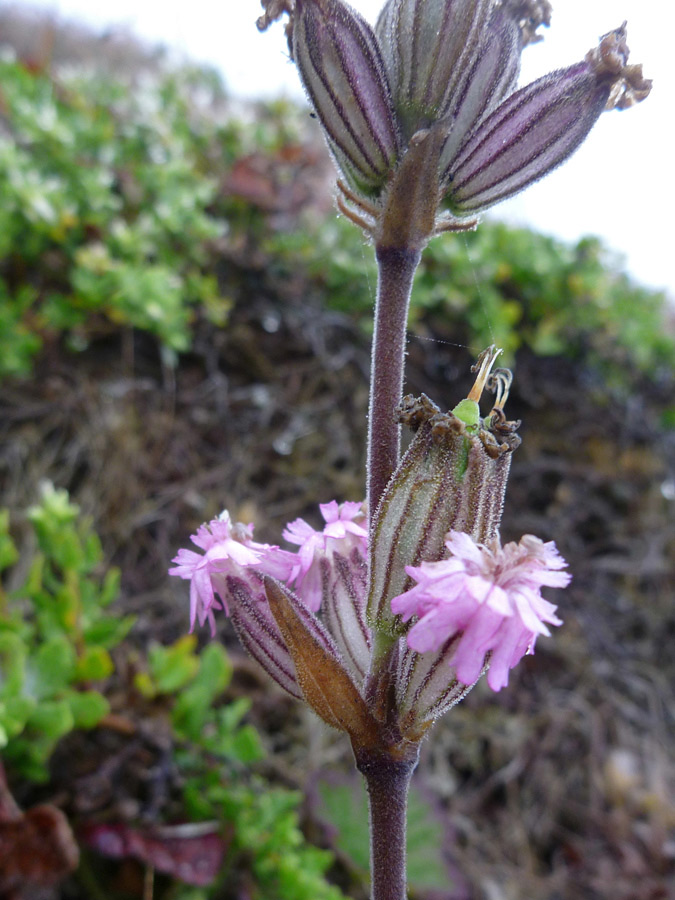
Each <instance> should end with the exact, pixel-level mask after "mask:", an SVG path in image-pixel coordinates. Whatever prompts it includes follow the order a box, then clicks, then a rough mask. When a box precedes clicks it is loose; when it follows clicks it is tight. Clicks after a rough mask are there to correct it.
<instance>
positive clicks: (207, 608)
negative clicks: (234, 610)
mask: <svg viewBox="0 0 675 900" xmlns="http://www.w3.org/2000/svg"><path fill="white" fill-rule="evenodd" d="M190 539H191V541H192V543H193V544H195V545H196V546H197V547H199V548H200V550H203V551H204V553H195V552H194V550H179V551H178V554H177V555H176V557H175V558H174V559H173V562H174V563H176V565H175V566H174V567H173V568H172V569H169V575H177V576H178V577H179V578H185V579H189V581H190V630H192V629H193V628H194V626H195V621H196V620H199V624H200V625H204V623H205V622H206V621H208V622H209V625H210V627H211V633H214V632H215V619H214V615H213V611H214V609H223V610H224V611H225V614H226V615H229V614H230V610H229V607H228V605H227V591H226V588H225V579H226V577H227V576H228V575H234V576H237V577H239V578H242V579H243V580H245V581H250V577H251V575H253V573H258V574H265V575H273V576H274V577H275V578H280V579H282V580H286V579H287V578H288V577H289V575H290V572H291V569H292V566H293V562H294V559H295V556H294V554H292V553H288V552H287V551H285V550H280V549H279V548H278V547H275V546H271V545H270V544H258V543H256V542H255V541H254V540H253V525H243V524H241V523H240V522H237V523H235V524H234V525H233V524H232V522H231V520H230V514H229V513H228V512H227V510H226V511H225V512H223V513H222V514H221V515H220V516H219V517H218V518H217V519H214V520H213V521H212V522H209V523H208V525H201V526H200V527H199V528H198V529H197V533H196V534H194V535H192V537H191V538H190ZM246 570H250V575H249V574H248V573H247V571H246ZM216 594H217V595H218V596H216Z"/></svg>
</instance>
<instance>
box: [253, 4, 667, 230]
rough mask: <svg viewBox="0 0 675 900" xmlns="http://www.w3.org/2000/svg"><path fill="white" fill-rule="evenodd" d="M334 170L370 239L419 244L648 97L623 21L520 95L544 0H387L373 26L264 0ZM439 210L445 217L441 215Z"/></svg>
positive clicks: (464, 221)
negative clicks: (603, 119)
mask: <svg viewBox="0 0 675 900" xmlns="http://www.w3.org/2000/svg"><path fill="white" fill-rule="evenodd" d="M262 2H263V6H264V7H265V15H264V16H262V17H261V19H260V20H259V22H258V27H259V28H261V29H264V28H267V27H268V25H269V24H270V23H271V22H273V21H274V20H275V19H277V18H279V17H280V16H281V15H282V14H283V13H287V14H288V15H289V17H290V22H289V26H288V36H289V46H290V49H291V54H292V57H293V59H294V60H295V62H296V64H297V67H298V71H299V73H300V77H301V79H302V82H303V85H304V87H305V90H306V91H307V94H308V96H309V99H310V101H311V103H312V105H313V107H314V109H315V111H316V115H317V117H318V119H319V121H320V122H321V125H322V126H323V129H324V133H325V135H326V139H327V141H328V145H329V148H330V150H331V152H332V154H333V156H334V158H335V161H336V163H337V166H338V168H339V170H340V172H341V173H342V176H343V178H344V182H338V186H339V187H340V189H341V191H342V197H341V198H340V199H339V201H338V205H339V206H340V209H341V210H342V211H343V212H344V213H345V214H346V215H347V216H349V218H351V219H352V220H353V221H355V222H356V223H357V224H359V225H360V226H361V227H363V228H364V229H365V230H366V231H368V232H370V233H371V234H372V235H373V237H374V239H375V243H376V245H380V246H382V245H384V246H395V245H401V244H404V245H406V246H423V245H424V243H425V242H426V241H427V240H428V239H429V237H430V236H431V235H432V234H435V233H438V232H440V231H447V230H454V231H456V230H465V229H466V228H470V227H473V226H474V225H475V220H473V219H471V217H472V216H474V215H475V214H476V213H479V212H481V211H482V210H484V209H486V208H487V207H489V206H491V205H493V204H494V203H497V202H499V201H500V200H503V199H504V198H506V197H510V196H511V195H513V194H515V193H517V192H518V191H520V190H522V189H523V188H524V187H526V186H527V185H529V184H531V183H532V182H534V181H536V180H537V179H539V178H541V177H542V176H544V175H545V174H546V173H547V172H549V171H550V170H551V169H553V168H554V167H556V166H557V165H559V164H560V163H561V162H563V161H564V160H565V159H566V158H567V157H568V156H570V154H572V153H573V152H574V151H575V150H576V148H577V147H578V146H579V145H580V144H581V143H582V142H583V140H584V139H585V138H586V136H587V135H588V133H589V131H590V130H591V128H592V127H593V125H594V124H595V122H596V121H597V119H598V117H599V116H600V114H601V112H602V111H603V110H604V109H613V108H618V109H625V108H627V107H629V106H631V105H633V104H634V103H637V102H639V101H640V100H642V99H644V98H645V97H646V96H647V95H648V93H649V91H650V88H651V82H650V81H648V80H647V79H645V78H644V77H643V75H642V69H641V67H640V66H635V65H629V64H628V46H627V44H626V28H625V23H624V25H622V26H621V27H620V28H618V29H616V30H615V31H611V32H609V33H608V34H606V35H605V36H604V37H603V38H601V40H600V44H599V46H598V47H597V48H596V49H594V50H591V51H590V52H589V53H588V54H587V55H586V58H585V59H584V60H582V61H581V62H579V63H576V64H575V65H572V66H569V67H568V68H566V69H560V70H558V71H556V72H552V73H550V74H549V75H546V76H544V77H543V78H540V79H538V80H537V81H535V82H533V83H532V84H529V85H527V86H526V87H523V88H520V89H519V90H516V82H517V78H518V73H519V69H520V57H521V54H522V52H523V49H524V47H525V46H526V45H527V44H529V43H533V42H534V41H536V40H539V39H540V38H539V35H538V34H537V29H538V28H539V27H540V26H541V25H546V26H547V25H548V24H549V22H550V13H551V6H550V3H549V2H548V0H387V2H386V3H385V5H384V8H383V9H382V12H381V13H380V16H379V18H378V21H377V23H376V25H375V28H374V29H373V28H371V27H370V25H369V24H368V23H367V22H366V21H365V20H364V19H363V18H362V17H361V16H360V15H359V14H358V13H357V12H356V11H355V10H353V9H352V8H351V7H350V6H348V5H347V4H346V3H343V2H342V0H262ZM439 204H440V207H441V209H442V210H443V212H442V213H441V214H440V215H439V214H438V212H437V210H438V208H439Z"/></svg>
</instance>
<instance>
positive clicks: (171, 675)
mask: <svg viewBox="0 0 675 900" xmlns="http://www.w3.org/2000/svg"><path fill="white" fill-rule="evenodd" d="M196 645H197V638H196V637H195V635H193V634H187V635H185V636H184V637H182V638H179V639H178V640H177V641H176V643H175V644H172V645H171V646H170V647H162V646H161V644H153V646H152V647H150V651H149V653H148V665H149V667H150V674H151V676H152V678H153V680H154V681H155V684H156V685H157V690H158V691H159V693H161V694H173V693H175V692H176V691H178V690H180V688H182V687H184V686H185V685H186V684H188V683H189V682H190V681H192V679H193V678H194V677H195V675H196V674H197V672H198V671H199V658H198V657H197V656H196V655H195V652H194V651H195V647H196Z"/></svg>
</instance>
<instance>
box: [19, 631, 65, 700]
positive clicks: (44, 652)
mask: <svg viewBox="0 0 675 900" xmlns="http://www.w3.org/2000/svg"><path fill="white" fill-rule="evenodd" d="M75 664H76V658H75V651H74V649H73V647H72V644H71V643H70V642H69V641H68V639H67V638H65V637H64V636H58V637H53V638H51V639H50V640H48V641H47V642H46V643H44V644H43V645H42V646H41V647H39V648H38V650H37V652H36V653H35V654H34V656H33V657H32V659H30V660H29V661H28V664H27V667H26V669H27V671H26V687H27V689H28V690H29V691H30V693H31V694H32V695H33V696H35V697H37V698H38V699H42V698H45V697H54V696H55V695H56V694H58V693H59V692H60V691H62V690H63V689H64V688H65V687H67V686H68V685H69V684H70V682H71V680H72V679H73V677H74V675H75Z"/></svg>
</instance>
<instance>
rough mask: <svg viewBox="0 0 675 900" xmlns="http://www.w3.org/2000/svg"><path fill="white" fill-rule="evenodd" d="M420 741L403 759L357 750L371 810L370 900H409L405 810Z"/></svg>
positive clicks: (357, 761) (357, 763)
mask: <svg viewBox="0 0 675 900" xmlns="http://www.w3.org/2000/svg"><path fill="white" fill-rule="evenodd" d="M418 756H419V745H412V746H411V747H410V748H409V752H408V754H407V755H406V756H405V757H404V758H402V759H400V758H395V757H392V756H390V755H388V754H379V753H377V754H375V753H373V752H372V751H370V752H360V753H359V752H357V753H356V766H357V768H358V770H359V771H360V772H361V774H362V775H363V777H364V778H365V781H366V787H367V789H368V807H369V810H370V877H371V900H407V897H408V892H407V890H406V884H407V878H406V813H407V806H408V788H409V787H410V778H411V776H412V773H413V772H414V771H415V766H416V765H417V760H418Z"/></svg>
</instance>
